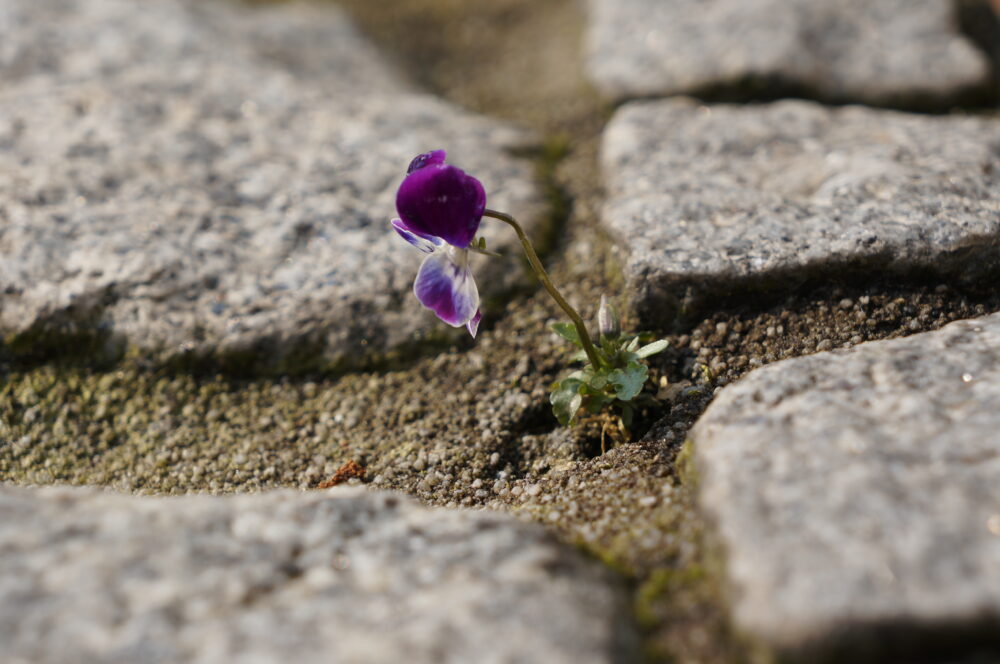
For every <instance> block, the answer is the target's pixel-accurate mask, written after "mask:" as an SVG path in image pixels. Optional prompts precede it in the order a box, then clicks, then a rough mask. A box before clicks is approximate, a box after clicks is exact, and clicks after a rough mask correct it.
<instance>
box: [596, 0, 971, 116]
mask: <svg viewBox="0 0 1000 664" xmlns="http://www.w3.org/2000/svg"><path fill="white" fill-rule="evenodd" d="M588 7H589V10H590V11H589V26H590V27H589V36H588V44H587V69H588V74H589V76H590V78H591V80H593V81H594V83H595V85H596V86H597V87H598V89H599V90H600V91H601V92H602V93H603V94H604V95H606V96H608V97H611V98H613V99H617V100H621V99H626V98H635V97H650V96H668V95H675V94H684V93H687V94H694V93H697V92H701V91H706V90H712V89H713V88H724V87H730V88H733V89H735V90H736V91H737V92H739V91H740V89H741V86H742V93H743V94H744V95H746V96H747V97H752V96H753V95H755V94H760V93H761V92H762V91H765V92H766V91H767V90H768V89H772V90H773V89H778V90H780V89H796V90H799V91H802V92H805V93H807V94H812V95H817V96H819V97H821V98H824V99H832V100H836V101H864V102H869V103H879V104H892V103H903V104H906V103H924V104H926V103H934V102H937V103H941V102H945V103H947V102H949V101H950V100H952V99H955V98H956V97H958V96H962V95H965V94H968V93H970V92H972V91H975V90H979V91H980V92H982V91H983V90H985V89H986V88H987V86H988V81H989V65H988V60H987V58H986V56H985V55H984V54H983V53H982V52H980V51H979V50H977V48H976V47H975V46H974V45H973V44H972V42H971V41H970V40H969V39H967V38H966V37H965V36H963V35H962V33H961V31H960V29H959V21H958V16H957V3H952V2H947V1H945V0H878V2H870V1H867V0H833V1H831V0H708V1H705V0H671V1H670V2H664V1H662V0H589V3H588Z"/></svg>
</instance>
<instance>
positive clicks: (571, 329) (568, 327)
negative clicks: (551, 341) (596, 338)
mask: <svg viewBox="0 0 1000 664" xmlns="http://www.w3.org/2000/svg"><path fill="white" fill-rule="evenodd" d="M551 328H552V331H553V332H555V333H556V334H558V335H559V336H560V337H562V338H563V339H565V340H566V341H569V342H570V343H573V344H576V345H577V346H579V347H580V348H583V342H582V341H580V333H579V332H577V331H576V326H575V325H573V324H572V323H552V325H551Z"/></svg>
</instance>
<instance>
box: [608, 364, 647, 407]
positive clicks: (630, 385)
mask: <svg viewBox="0 0 1000 664" xmlns="http://www.w3.org/2000/svg"><path fill="white" fill-rule="evenodd" d="M648 376H649V369H647V368H646V365H644V364H639V363H638V362H633V363H631V364H629V365H628V366H627V367H625V368H624V369H615V370H614V371H612V372H611V373H610V374H608V379H609V380H610V382H611V383H612V384H613V385H614V387H615V396H616V397H618V398H619V399H620V400H622V401H631V400H632V399H634V398H636V396H638V394H639V392H642V386H643V385H645V383H646V378H647V377H648Z"/></svg>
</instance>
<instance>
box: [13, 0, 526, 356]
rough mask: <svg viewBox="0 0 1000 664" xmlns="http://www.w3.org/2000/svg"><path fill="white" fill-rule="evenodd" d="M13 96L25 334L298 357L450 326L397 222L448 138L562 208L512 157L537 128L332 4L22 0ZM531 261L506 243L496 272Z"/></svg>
mask: <svg viewBox="0 0 1000 664" xmlns="http://www.w3.org/2000/svg"><path fill="white" fill-rule="evenodd" d="M0 107H2V109H3V112H2V113H0V331H2V332H3V333H4V334H5V335H6V337H7V339H8V341H12V342H13V343H15V345H19V346H26V347H27V348H28V349H30V347H31V345H32V343H34V341H33V340H34V339H35V338H36V337H39V338H40V337H42V336H43V335H41V334H40V333H41V332H57V333H64V334H69V335H73V334H76V333H78V332H80V331H88V330H95V329H96V330H100V331H102V333H104V334H105V335H106V336H107V337H108V339H109V340H111V341H112V343H111V344H109V345H110V346H111V347H114V348H118V349H120V348H124V347H132V348H135V349H137V350H138V352H139V353H142V354H144V355H149V356H153V357H157V358H160V359H171V358H176V357H178V356H184V355H187V354H195V355H197V356H208V357H222V358H225V357H238V358H247V357H250V358H254V361H257V362H262V363H263V364H264V365H271V366H274V367H275V368H278V369H282V368H294V367H300V366H306V367H308V366H330V365H333V366H336V365H338V364H344V363H348V364H349V363H352V362H354V361H356V360H358V359H360V358H361V357H363V356H365V355H368V354H373V355H379V354H381V353H384V352H385V351H387V350H392V349H394V348H397V347H399V346H400V344H403V343H405V342H408V341H411V340H413V339H415V338H419V337H420V336H421V335H423V334H425V333H427V332H428V331H432V332H441V331H443V330H446V329H448V328H447V327H446V326H444V325H443V324H442V323H439V322H438V321H437V320H436V319H435V318H434V316H433V314H431V313H429V312H427V311H426V310H424V309H423V308H421V307H420V305H419V303H417V302H416V300H415V298H413V296H412V294H411V292H410V289H411V285H412V281H413V278H414V276H415V274H416V268H417V266H418V265H419V261H420V258H421V256H422V255H421V254H420V253H419V252H417V251H416V250H415V249H413V248H412V247H410V246H409V245H407V244H406V243H405V242H403V241H402V240H401V239H400V238H399V237H397V236H396V235H395V233H393V232H392V231H391V229H390V227H389V225H388V221H389V219H390V218H391V217H392V216H394V213H395V206H394V196H395V189H396V187H397V186H398V183H399V182H400V181H401V180H402V177H403V176H404V175H405V172H406V167H407V165H408V164H409V160H410V159H411V158H412V157H413V156H415V155H416V154H418V153H420V152H423V151H426V150H428V149H433V148H445V149H447V150H449V156H450V158H451V160H452V162H453V163H456V164H457V165H459V166H461V167H463V168H465V169H466V170H468V171H469V172H471V173H474V174H475V175H476V176H477V177H479V178H480V179H481V180H482V181H483V183H484V185H485V187H486V189H487V194H488V196H489V199H490V200H489V204H490V205H491V206H493V207H496V208H499V209H503V210H507V211H510V212H511V213H513V214H516V215H518V216H520V217H522V218H523V220H524V221H525V222H526V223H527V224H528V226H529V227H532V228H535V227H537V223H538V222H539V221H540V219H541V215H540V210H541V198H540V195H539V192H538V189H537V187H536V185H535V183H534V178H533V168H532V165H531V163H530V162H529V161H527V160H525V159H521V158H515V157H513V156H511V154H510V150H511V149H514V148H523V147H525V145H526V144H528V143H529V142H530V141H531V140H533V139H532V137H530V136H528V135H526V134H524V133H522V132H519V131H516V130H514V129H512V128H510V127H507V126H505V125H503V124H501V123H497V122H495V121H492V120H487V119H485V118H482V117H477V116H474V115H472V114H469V113H466V112H464V111H461V110H459V109H457V108H455V107H453V106H450V105H448V104H446V103H444V102H443V101H440V100H438V99H435V98H433V97H430V96H427V95H424V94H421V93H419V92H417V91H414V90H413V89H412V88H411V87H410V86H408V85H406V84H405V83H402V82H400V80H399V79H398V78H397V76H396V75H395V74H394V73H393V72H392V71H391V70H389V69H388V68H387V67H386V66H385V65H384V64H383V62H382V60H381V59H380V57H379V56H378V54H377V53H375V52H374V50H373V48H372V47H371V46H370V45H369V44H368V43H367V42H365V41H364V40H363V39H362V38H360V37H359V36H358V35H357V34H356V32H355V30H354V29H353V27H352V26H351V25H350V24H349V23H347V22H346V20H345V19H344V17H343V16H342V15H341V13H339V12H337V11H336V10H334V9H333V8H330V7H322V8H320V7H310V6H304V5H301V6H300V5H282V6H280V7H278V8H271V9H258V10H253V9H250V8H249V7H247V6H238V5H235V4H229V3H222V2H211V3H210V2H194V1H191V2H183V1H181V0H150V1H149V2H143V3H135V2H132V1H131V0H8V1H7V2H4V3H3V4H2V6H0ZM484 229H486V235H487V236H488V237H491V238H492V239H493V244H494V245H497V246H504V245H506V246H510V247H514V246H515V245H516V241H515V240H514V239H513V236H512V234H511V233H509V232H507V231H506V229H502V228H499V225H497V224H490V223H486V224H485V225H484ZM515 266H516V263H514V262H513V260H500V261H490V262H487V264H486V265H485V266H484V267H483V272H481V274H483V278H481V279H480V281H481V284H482V285H483V286H484V289H485V290H486V291H487V292H489V291H491V290H492V291H493V292H497V290H498V289H500V288H503V287H505V286H508V285H510V284H511V280H512V279H513V278H514V276H515V275H516V274H518V270H517V269H516V268H515ZM486 315H487V317H489V312H486Z"/></svg>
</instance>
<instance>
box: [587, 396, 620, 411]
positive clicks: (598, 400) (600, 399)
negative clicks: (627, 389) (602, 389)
mask: <svg viewBox="0 0 1000 664" xmlns="http://www.w3.org/2000/svg"><path fill="white" fill-rule="evenodd" d="M612 401H614V398H613V397H609V396H608V395H606V394H594V395H591V396H589V397H587V403H586V408H587V412H588V413H591V414H596V413H599V412H601V409H602V408H604V407H605V406H606V405H608V404H609V403H611V402H612Z"/></svg>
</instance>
